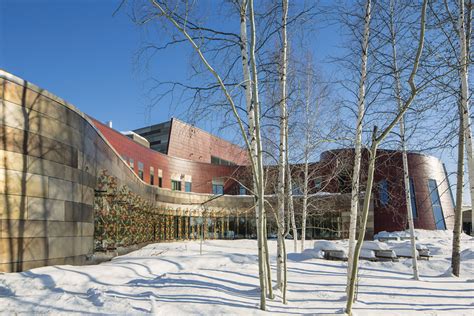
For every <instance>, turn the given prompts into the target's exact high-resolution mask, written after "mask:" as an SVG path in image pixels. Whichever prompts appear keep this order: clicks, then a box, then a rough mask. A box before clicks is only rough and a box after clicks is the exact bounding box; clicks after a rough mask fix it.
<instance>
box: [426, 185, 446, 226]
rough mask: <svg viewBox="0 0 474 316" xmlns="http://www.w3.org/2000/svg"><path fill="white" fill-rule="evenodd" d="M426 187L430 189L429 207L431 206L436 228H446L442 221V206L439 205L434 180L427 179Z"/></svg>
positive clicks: (439, 201)
mask: <svg viewBox="0 0 474 316" xmlns="http://www.w3.org/2000/svg"><path fill="white" fill-rule="evenodd" d="M428 189H429V190H430V198H431V207H432V208H433V217H434V220H435V225H436V229H440V230H444V229H446V223H445V222H444V215H443V208H442V206H441V200H440V198H439V192H438V184H437V183H436V180H434V179H429V180H428Z"/></svg>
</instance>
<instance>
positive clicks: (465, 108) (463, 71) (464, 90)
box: [458, 0, 474, 236]
mask: <svg viewBox="0 0 474 316" xmlns="http://www.w3.org/2000/svg"><path fill="white" fill-rule="evenodd" d="M458 23H459V24H458V27H459V28H458V35H459V47H460V50H461V51H460V55H461V56H460V58H459V61H460V71H459V75H460V80H461V109H462V113H461V114H462V116H463V121H464V122H463V127H464V143H465V147H466V156H467V170H468V174H469V191H470V194H471V206H473V207H474V157H473V151H472V129H471V126H472V125H471V118H470V115H469V82H468V68H469V59H468V53H467V52H468V51H469V47H468V44H469V43H470V39H469V38H468V37H467V36H466V33H470V31H469V30H466V26H467V25H468V24H467V23H466V22H465V17H464V0H459V21H458ZM469 27H470V25H469ZM471 215H472V217H471V220H472V223H473V224H474V212H472V214H471ZM471 235H472V236H474V229H471Z"/></svg>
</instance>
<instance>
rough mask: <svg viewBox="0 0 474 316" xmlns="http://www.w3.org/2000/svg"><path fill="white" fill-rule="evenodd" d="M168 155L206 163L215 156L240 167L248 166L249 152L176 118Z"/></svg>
mask: <svg viewBox="0 0 474 316" xmlns="http://www.w3.org/2000/svg"><path fill="white" fill-rule="evenodd" d="M168 155H169V156H173V157H179V158H184V159H189V160H193V161H199V162H206V163H210V162H211V156H214V157H219V158H221V159H225V160H227V161H230V162H233V163H234V164H236V165H239V166H244V165H248V155H247V152H246V151H245V150H243V149H242V148H241V147H239V146H237V145H234V144H232V143H230V142H228V141H225V140H223V139H222V138H219V137H216V136H214V135H212V134H209V133H208V132H206V131H203V130H202V129H199V128H196V127H194V126H192V125H189V124H186V123H184V122H181V121H180V120H177V119H175V118H173V119H172V120H171V131H170V138H169V142H168Z"/></svg>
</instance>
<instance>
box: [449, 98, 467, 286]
mask: <svg viewBox="0 0 474 316" xmlns="http://www.w3.org/2000/svg"><path fill="white" fill-rule="evenodd" d="M463 185H464V126H463V116H462V108H461V106H459V141H458V167H457V176H456V208H455V210H454V229H453V249H452V254H451V271H452V273H453V275H455V276H457V277H459V276H460V274H461V233H462V195H463V187H464V186H463Z"/></svg>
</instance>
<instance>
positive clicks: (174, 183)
mask: <svg viewBox="0 0 474 316" xmlns="http://www.w3.org/2000/svg"><path fill="white" fill-rule="evenodd" d="M171 190H175V191H181V181H175V180H171Z"/></svg>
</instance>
